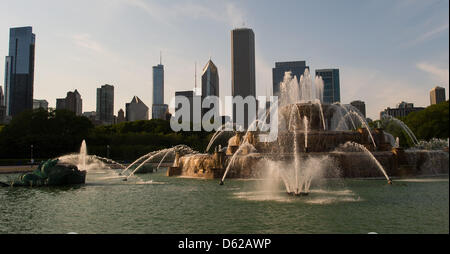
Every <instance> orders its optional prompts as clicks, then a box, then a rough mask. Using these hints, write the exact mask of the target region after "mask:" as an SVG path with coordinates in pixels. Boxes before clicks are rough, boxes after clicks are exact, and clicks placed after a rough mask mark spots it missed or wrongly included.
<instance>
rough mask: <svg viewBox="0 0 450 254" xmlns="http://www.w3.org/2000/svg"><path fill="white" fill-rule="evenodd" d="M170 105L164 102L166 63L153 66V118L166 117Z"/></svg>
mask: <svg viewBox="0 0 450 254" xmlns="http://www.w3.org/2000/svg"><path fill="white" fill-rule="evenodd" d="M168 108H169V106H168V105H167V104H164V65H162V64H161V63H160V64H158V65H156V66H153V103H152V119H165V118H166V112H167V109H168Z"/></svg>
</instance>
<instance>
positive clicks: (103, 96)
mask: <svg viewBox="0 0 450 254" xmlns="http://www.w3.org/2000/svg"><path fill="white" fill-rule="evenodd" d="M96 118H97V120H98V121H100V122H101V123H102V124H113V123H114V86H111V85H108V84H106V85H103V86H101V87H100V88H97V113H96Z"/></svg>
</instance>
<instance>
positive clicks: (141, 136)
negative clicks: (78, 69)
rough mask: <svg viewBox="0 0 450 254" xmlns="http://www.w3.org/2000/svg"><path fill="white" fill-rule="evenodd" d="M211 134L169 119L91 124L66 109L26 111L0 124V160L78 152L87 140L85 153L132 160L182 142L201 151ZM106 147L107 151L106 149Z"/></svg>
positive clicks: (50, 156) (48, 156)
mask: <svg viewBox="0 0 450 254" xmlns="http://www.w3.org/2000/svg"><path fill="white" fill-rule="evenodd" d="M211 136H212V133H208V132H204V131H202V132H173V131H172V130H171V128H170V123H169V121H165V120H142V121H134V122H123V123H119V124H114V125H104V126H96V127H95V126H94V125H93V124H92V123H91V121H90V120H89V119H88V118H86V117H84V116H76V115H75V114H74V113H73V112H70V111H66V110H53V111H50V112H47V111H46V110H43V109H37V110H33V111H25V112H23V113H22V114H20V115H18V116H17V117H15V118H14V119H13V120H12V121H11V122H10V123H9V124H8V125H5V126H2V127H0V159H24V158H30V156H31V145H33V157H34V158H53V157H57V156H61V155H63V154H68V153H74V152H78V151H79V149H80V145H81V142H82V140H83V139H84V140H86V143H87V146H88V153H89V154H95V155H98V156H102V157H106V156H107V155H108V152H109V157H110V158H112V159H115V160H126V161H131V160H135V159H136V158H138V157H140V156H142V155H144V154H146V153H149V152H151V151H155V150H159V149H163V148H169V147H172V146H174V145H178V144H185V145H188V146H190V147H191V148H193V149H195V150H198V151H203V150H204V149H205V148H206V146H207V144H208V142H209V138H210V137H211ZM107 146H109V151H108V149H107Z"/></svg>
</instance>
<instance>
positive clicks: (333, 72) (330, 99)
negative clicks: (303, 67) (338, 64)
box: [316, 69, 341, 104]
mask: <svg viewBox="0 0 450 254" xmlns="http://www.w3.org/2000/svg"><path fill="white" fill-rule="evenodd" d="M316 76H321V77H322V79H323V103H328V104H332V103H335V102H340V101H341V89H340V82H339V69H322V70H316Z"/></svg>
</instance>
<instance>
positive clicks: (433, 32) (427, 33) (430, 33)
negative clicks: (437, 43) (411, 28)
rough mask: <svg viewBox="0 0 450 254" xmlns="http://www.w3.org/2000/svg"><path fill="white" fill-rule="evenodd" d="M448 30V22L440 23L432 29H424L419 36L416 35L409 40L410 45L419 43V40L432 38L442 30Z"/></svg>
mask: <svg viewBox="0 0 450 254" xmlns="http://www.w3.org/2000/svg"><path fill="white" fill-rule="evenodd" d="M446 30H448V23H446V24H442V25H440V26H438V27H436V28H434V29H432V30H429V31H425V32H424V33H423V34H421V35H420V36H419V37H417V38H416V39H415V40H413V41H412V42H411V44H412V45H415V44H419V43H421V42H424V41H427V40H430V39H432V38H433V37H434V36H435V35H438V34H440V33H442V32H444V31H446Z"/></svg>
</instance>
